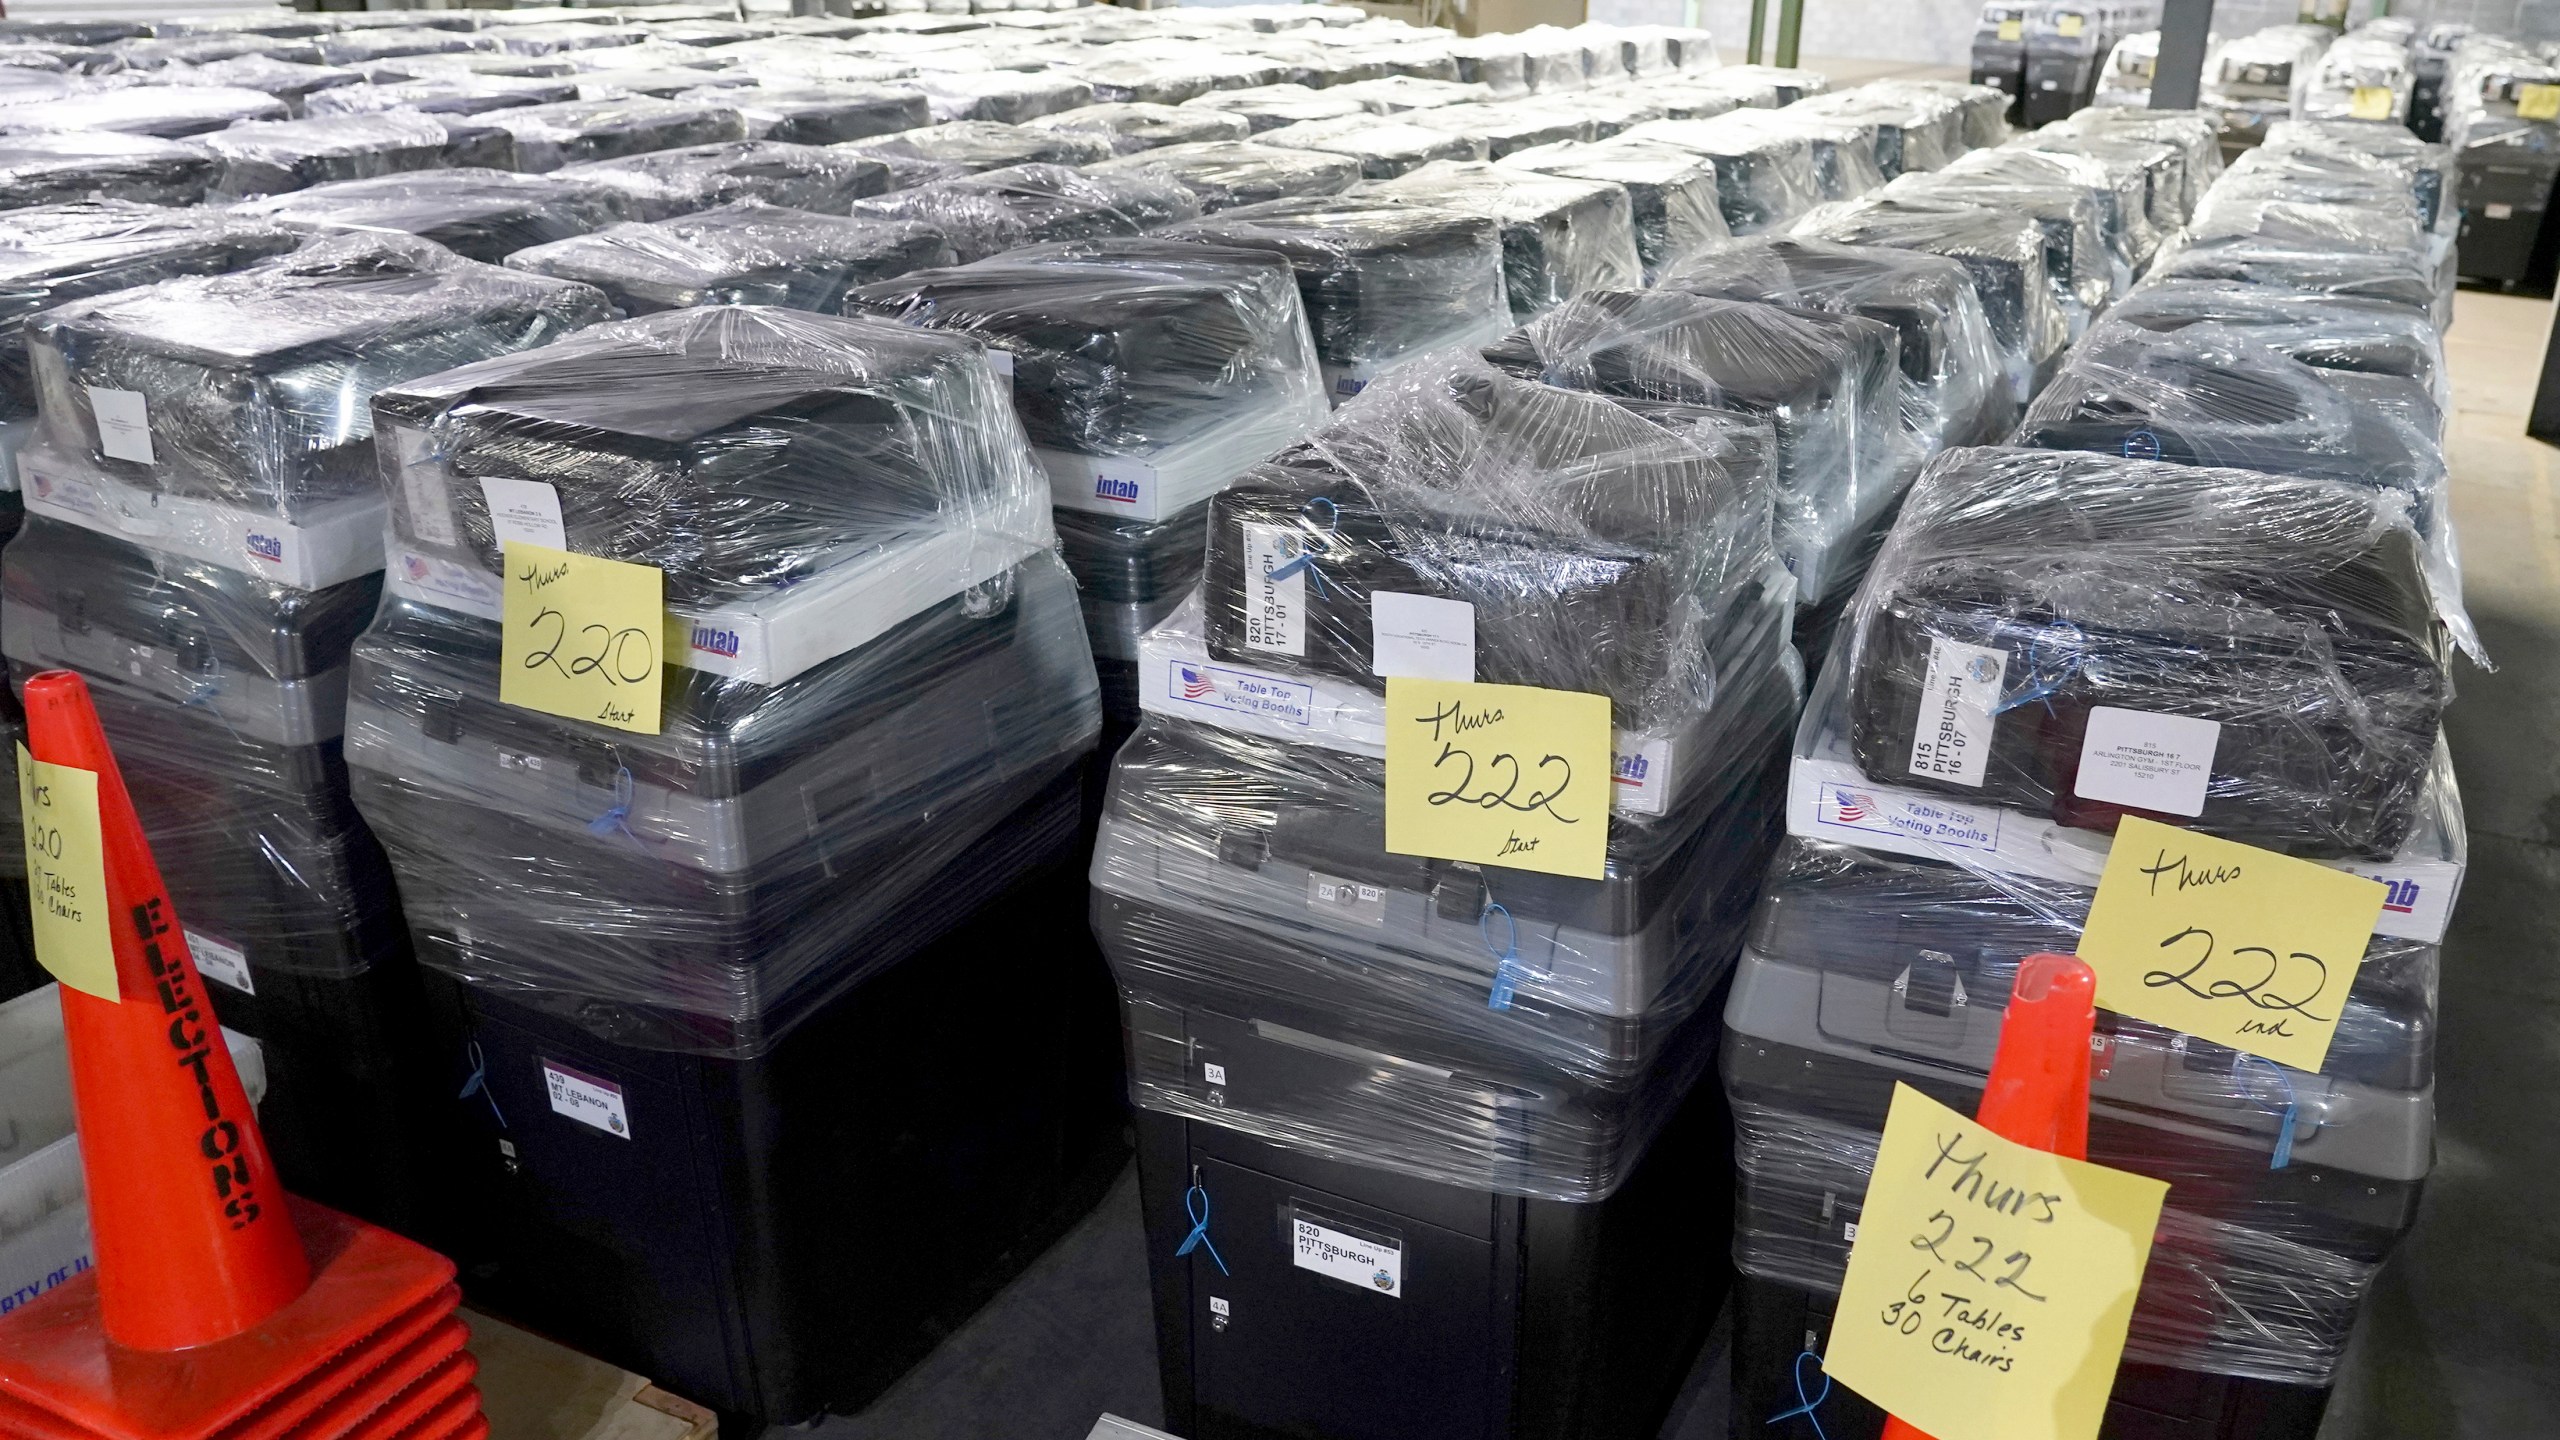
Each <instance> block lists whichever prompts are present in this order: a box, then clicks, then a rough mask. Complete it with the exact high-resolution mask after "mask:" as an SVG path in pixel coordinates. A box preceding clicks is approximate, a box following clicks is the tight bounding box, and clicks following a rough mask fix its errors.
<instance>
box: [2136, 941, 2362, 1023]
mask: <svg viewBox="0 0 2560 1440" xmlns="http://www.w3.org/2000/svg"><path fill="white" fill-rule="evenodd" d="M2186 940H2201V941H2203V942H2204V950H2203V953H2201V954H2199V955H2198V956H2197V957H2196V962H2195V963H2194V964H2192V965H2190V966H2188V967H2187V968H2186V969H2184V970H2153V971H2150V972H2148V973H2146V974H2145V975H2144V976H2143V977H2142V983H2143V986H2144V988H2146V989H2151V990H2157V989H2159V988H2160V987H2162V986H2164V985H2174V986H2176V987H2178V988H2179V989H2181V990H2184V991H2186V992H2187V993H2188V994H2190V995H2193V996H2195V997H2196V998H2197V999H2200V1000H2228V999H2234V998H2237V999H2241V1000H2246V1001H2248V1002H2249V1003H2250V1004H2251V1005H2253V1006H2255V1007H2256V1008H2258V1009H2260V1010H2290V1011H2292V1012H2294V1013H2295V1014H2297V1015H2300V1016H2302V1017H2304V1018H2305V1019H2308V1020H2311V1021H2314V1022H2316V1023H2326V1022H2325V1021H2323V1020H2322V1017H2320V1016H2318V1015H2314V1014H2312V1013H2311V1012H2310V1010H2308V1009H2307V1008H2305V1007H2307V1006H2308V1005H2310V1003H2311V1002H2312V1001H2314V1000H2317V999H2319V998H2320V992H2321V991H2323V990H2325V989H2327V988H2328V987H2329V967H2328V966H2327V965H2325V964H2323V963H2322V962H2321V959H2320V957H2319V956H2317V955H2308V954H2305V953H2303V952H2302V951H2299V950H2297V951H2295V952H2293V954H2291V955H2290V956H2279V955H2277V954H2276V952H2275V951H2273V950H2270V949H2268V948H2267V947H2266V946H2264V945H2242V946H2239V947H2237V948H2235V949H2234V950H2232V952H2231V954H2232V955H2233V956H2235V957H2237V956H2242V955H2257V956H2263V957H2265V959H2266V963H2267V973H2265V974H2264V975H2261V976H2259V977H2258V978H2257V979H2255V980H2252V981H2250V982H2248V983H2247V984H2245V985H2244V984H2242V983H2240V982H2239V981H2236V980H2213V981H2209V982H2207V983H2206V984H2204V985H2202V986H2198V985H2197V984H2195V983H2194V982H2195V976H2196V975H2197V974H2198V973H2199V972H2201V971H2202V970H2203V969H2204V968H2205V967H2206V966H2208V965H2211V964H2212V963H2213V956H2214V938H2213V932H2212V931H2210V930H2199V929H2197V928H2195V927H2194V926H2192V925H2191V926H2188V927H2187V928H2186V929H2184V930H2181V931H2179V932H2178V933H2177V934H2175V935H2172V936H2170V937H2169V938H2168V939H2166V940H2163V941H2161V942H2160V948H2161V949H2163V950H2166V949H2168V948H2170V947H2171V946H2173V945H2176V944H2178V943H2180V942H2181V941H2186ZM2288 959H2292V960H2303V961H2308V962H2309V963H2310V965H2311V968H2312V970H2313V971H2314V972H2315V974H2314V980H2315V983H2314V984H2313V985H2312V987H2311V993H2310V994H2308V995H2305V996H2303V997H2302V998H2301V999H2299V1000H2288V999H2286V998H2284V997H2283V996H2281V995H2276V994H2270V993H2267V987H2268V986H2270V985H2272V984H2274V983H2275V979H2276V976H2277V975H2278V974H2279V973H2280V972H2282V971H2283V969H2284V964H2285V961H2286V960H2288Z"/></svg>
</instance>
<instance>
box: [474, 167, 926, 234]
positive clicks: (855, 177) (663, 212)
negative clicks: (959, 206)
mask: <svg viewBox="0 0 2560 1440" xmlns="http://www.w3.org/2000/svg"><path fill="white" fill-rule="evenodd" d="M553 178H555V179H559V180H570V181H584V182H592V183H595V184H600V185H610V186H613V187H615V188H616V189H620V190H624V191H627V192H628V193H629V194H630V196H631V198H632V203H633V204H634V205H635V206H637V208H638V212H639V213H638V216H637V218H639V219H642V220H665V219H668V218H671V217H673V216H677V215H690V214H692V213H694V212H695V211H697V210H708V209H710V208H711V207H713V206H715V205H728V204H734V203H736V202H738V201H741V200H761V201H763V202H764V203H766V204H768V205H784V206H788V207H790V208H791V209H794V210H814V211H816V212H818V213H819V214H821V215H841V214H844V213H845V211H846V210H847V209H849V208H850V207H851V206H852V204H853V202H854V201H856V200H860V199H862V198H864V197H865V196H870V195H877V194H879V193H881V192H882V191H884V190H886V189H888V188H889V167H888V165H887V164H886V163H884V162H882V161H879V160H874V159H871V158H870V157H868V156H865V155H861V154H858V153H856V152H854V151H851V150H846V149H842V148H836V147H828V146H819V145H792V144H786V143H784V142H782V141H779V140H733V141H729V142H726V143H723V144H717V145H687V146H683V147H681V148H679V149H674V150H652V151H650V152H649V153H647V154H645V155H626V156H624V157H623V158H622V159H619V160H593V161H589V162H587V163H585V164H582V165H571V166H567V167H565V168H563V169H560V170H557V171H554V172H553ZM501 258H503V257H501Z"/></svg>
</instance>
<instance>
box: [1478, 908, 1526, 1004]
mask: <svg viewBox="0 0 2560 1440" xmlns="http://www.w3.org/2000/svg"><path fill="white" fill-rule="evenodd" d="M1496 915H1499V916H1501V917H1502V923H1503V925H1504V927H1505V928H1506V929H1507V930H1508V932H1509V937H1510V938H1508V939H1506V940H1504V941H1503V942H1502V943H1501V944H1499V945H1496V944H1494V943H1493V927H1492V926H1491V925H1490V924H1489V923H1487V922H1489V921H1491V920H1492V919H1493V917H1494V916H1496ZM1476 934H1478V935H1479V936H1482V937H1483V939H1484V948H1485V949H1486V951H1487V952H1489V953H1490V954H1491V955H1492V956H1493V990H1492V992H1491V993H1490V994H1488V995H1486V996H1485V999H1484V1003H1485V1008H1486V1009H1488V1010H1508V1009H1510V1008H1511V996H1512V994H1513V992H1515V991H1517V990H1518V989H1519V988H1520V922H1518V921H1516V920H1514V919H1512V918H1511V912H1510V911H1509V910H1506V909H1504V908H1503V907H1502V906H1501V905H1500V904H1499V903H1496V904H1491V905H1487V906H1485V907H1484V909H1482V910H1480V911H1478V912H1476Z"/></svg>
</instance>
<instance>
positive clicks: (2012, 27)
mask: <svg viewBox="0 0 2560 1440" xmlns="http://www.w3.org/2000/svg"><path fill="white" fill-rule="evenodd" d="M2026 33H2027V22H2026V21H2024V20H2003V21H2001V22H2000V38H2001V39H2003V40H2016V39H2020V38H2022V37H2023V36H2025V34H2026Z"/></svg>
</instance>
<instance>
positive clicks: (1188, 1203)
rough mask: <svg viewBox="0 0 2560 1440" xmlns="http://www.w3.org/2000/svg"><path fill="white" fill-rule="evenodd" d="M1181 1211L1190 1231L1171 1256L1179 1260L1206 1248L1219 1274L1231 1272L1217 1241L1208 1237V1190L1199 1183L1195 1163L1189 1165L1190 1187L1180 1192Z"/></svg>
mask: <svg viewBox="0 0 2560 1440" xmlns="http://www.w3.org/2000/svg"><path fill="white" fill-rule="evenodd" d="M1182 1213H1183V1214H1185V1215H1188V1216H1190V1217H1191V1233H1190V1234H1189V1235H1186V1236H1184V1237H1183V1239H1182V1248H1180V1249H1178V1250H1176V1251H1174V1252H1173V1258H1174V1259H1176V1260H1179V1259H1181V1258H1182V1257H1183V1256H1185V1255H1188V1254H1190V1253H1191V1252H1192V1251H1194V1250H1206V1251H1208V1252H1209V1258H1210V1259H1212V1260H1214V1261H1216V1262H1217V1263H1218V1273H1219V1274H1221V1275H1226V1274H1231V1273H1232V1272H1230V1271H1229V1270H1228V1269H1227V1261H1226V1257H1225V1256H1222V1255H1220V1254H1219V1253H1218V1242H1216V1241H1215V1240H1212V1239H1210V1238H1209V1191H1208V1188H1207V1187H1206V1186H1203V1185H1202V1184H1201V1183H1200V1167H1199V1166H1197V1165H1194V1166H1192V1167H1191V1188H1190V1189H1188V1190H1185V1191H1183V1192H1182Z"/></svg>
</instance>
